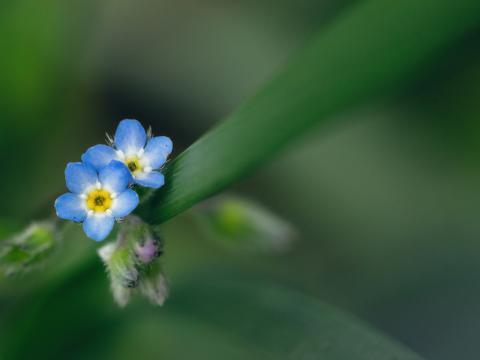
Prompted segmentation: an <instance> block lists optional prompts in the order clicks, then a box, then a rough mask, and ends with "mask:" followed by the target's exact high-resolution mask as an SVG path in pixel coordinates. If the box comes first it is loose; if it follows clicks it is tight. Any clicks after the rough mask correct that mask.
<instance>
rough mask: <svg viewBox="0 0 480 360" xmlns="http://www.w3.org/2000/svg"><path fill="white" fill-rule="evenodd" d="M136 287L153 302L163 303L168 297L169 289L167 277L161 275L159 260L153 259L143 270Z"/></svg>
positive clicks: (156, 303) (160, 304)
mask: <svg viewBox="0 0 480 360" xmlns="http://www.w3.org/2000/svg"><path fill="white" fill-rule="evenodd" d="M138 289H139V291H140V293H141V294H142V295H143V296H145V297H146V298H147V299H149V300H150V302H152V303H153V304H155V305H159V306H162V305H163V303H164V302H165V300H166V298H167V297H168V294H169V290H168V282H167V279H166V278H165V276H164V275H163V270H162V267H161V265H160V262H159V261H155V262H154V263H153V264H151V265H150V266H148V267H147V268H146V269H145V270H144V272H143V274H142V276H141V279H140V284H139V286H138Z"/></svg>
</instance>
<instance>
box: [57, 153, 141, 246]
mask: <svg viewBox="0 0 480 360" xmlns="http://www.w3.org/2000/svg"><path fill="white" fill-rule="evenodd" d="M65 180H66V183H67V188H68V190H70V192H68V193H66V194H63V195H62V196H60V197H59V198H57V200H56V201H55V210H56V212H57V216H58V217H59V218H62V219H65V220H71V221H75V222H83V230H84V231H85V234H87V236H88V237H89V238H91V239H93V240H96V241H101V240H103V239H105V238H106V237H107V236H108V234H110V231H112V229H113V224H114V222H115V220H116V219H119V218H123V217H125V216H127V215H128V214H130V213H131V212H132V211H133V210H134V209H135V208H136V207H137V205H138V202H139V199H138V195H137V193H136V192H135V191H133V190H132V189H130V188H129V187H128V184H129V183H130V181H131V175H130V172H129V171H128V170H127V168H126V167H125V165H124V164H123V163H121V162H119V161H115V160H113V161H111V162H110V163H109V164H108V165H106V166H104V167H103V168H102V169H101V170H100V171H97V170H96V169H95V168H94V167H92V166H91V165H89V164H85V163H80V162H77V163H69V164H68V165H67V167H66V169H65Z"/></svg>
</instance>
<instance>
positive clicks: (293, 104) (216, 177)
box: [139, 0, 480, 223]
mask: <svg viewBox="0 0 480 360" xmlns="http://www.w3.org/2000/svg"><path fill="white" fill-rule="evenodd" d="M479 19H480V3H479V2H478V1H473V0H463V1H454V0H448V1H440V2H439V1H436V0H423V1H416V0H406V1H401V2H393V3H392V2H385V1H383V0H371V1H366V2H361V3H360V4H358V5H357V6H355V7H353V8H352V9H350V10H349V11H348V12H347V13H345V14H344V15H343V16H341V17H340V18H339V19H338V20H337V21H336V22H334V23H333V24H331V26H329V27H328V28H326V29H324V30H322V31H321V32H320V33H319V34H318V35H317V36H316V37H314V39H313V41H312V43H311V44H310V46H309V47H307V49H305V51H303V52H302V53H301V54H300V55H299V56H298V57H297V58H296V59H295V60H294V61H293V62H292V63H291V64H290V65H289V66H287V68H286V69H285V70H284V71H283V72H281V73H280V74H279V75H278V76H277V77H276V78H275V79H273V80H272V81H271V82H270V83H269V84H267V86H265V87H264V88H263V89H262V90H261V91H260V92H259V93H258V94H257V95H256V96H254V97H253V98H252V99H250V100H249V101H247V102H246V104H245V105H243V106H242V107H240V108H239V109H238V110H237V111H235V112H233V113H232V114H231V115H230V116H229V117H227V119H225V121H224V122H222V123H221V124H220V125H219V126H217V127H216V128H214V129H213V130H212V131H210V132H209V133H207V134H206V135H205V136H204V137H202V138H201V139H200V140H198V141H197V142H196V143H194V144H193V145H192V146H191V147H190V148H188V149H187V150H186V151H185V152H184V153H182V154H181V155H180V156H179V157H178V158H176V159H175V160H174V161H172V162H171V163H170V164H169V165H168V166H167V167H166V170H165V174H166V179H167V180H166V185H165V186H164V188H162V189H161V190H160V191H158V192H157V193H156V194H155V196H154V197H153V198H151V200H150V201H148V202H147V203H146V204H145V205H144V206H143V207H142V208H141V209H140V211H139V213H140V214H141V215H143V216H144V217H145V218H146V219H147V220H149V221H152V222H156V223H160V222H163V221H165V220H167V219H169V218H171V217H173V216H175V215H177V214H178V213H180V212H182V211H184V210H186V209H188V208H189V207H191V206H192V205H194V204H195V203H197V202H199V201H201V200H203V199H205V198H207V197H209V196H211V195H213V194H215V193H217V192H219V191H221V190H223V189H224V188H225V187H227V186H229V185H230V184H232V183H233V182H235V181H238V180H239V179H241V178H243V177H244V176H246V175H247V174H249V173H251V172H252V171H253V170H255V169H256V168H258V167H259V166H260V165H261V164H263V163H264V162H265V161H266V160H268V159H269V158H270V157H271V156H273V155H274V154H275V153H276V152H278V151H279V150H281V149H282V148H283V147H284V146H286V145H287V144H288V143H290V142H291V141H292V140H294V139H295V138H296V137H298V135H300V134H302V133H304V132H305V131H307V130H308V129H310V128H311V127H312V126H313V125H314V124H316V123H318V122H322V123H326V122H327V120H328V119H329V116H331V115H333V114H335V113H336V112H339V111H342V110H345V109H347V108H349V107H351V106H354V105H357V104H359V103H360V102H362V101H364V100H365V99H367V98H369V97H371V96H373V95H378V94H382V93H383V92H385V91H389V90H391V89H392V87H393V86H394V85H398V84H399V83H403V82H405V81H406V80H408V77H409V76H411V75H412V73H413V72H414V71H415V70H417V69H419V68H420V67H421V66H422V65H424V64H425V63H426V62H427V61H428V60H429V59H431V58H432V57H433V56H434V55H435V54H438V53H439V52H440V51H441V50H442V49H444V48H445V47H447V46H448V45H449V44H451V42H452V41H453V40H454V39H456V38H458V37H459V36H461V35H462V34H463V33H465V32H466V31H467V30H469V29H470V28H472V27H473V26H474V25H475V24H476V23H477V22H478V20H479Z"/></svg>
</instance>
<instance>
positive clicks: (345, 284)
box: [0, 0, 480, 360]
mask: <svg viewBox="0 0 480 360" xmlns="http://www.w3.org/2000/svg"><path fill="white" fill-rule="evenodd" d="M354 3H355V1H347V0H336V1H334V0H321V1H319V0H297V1H291V0H277V1H275V2H273V1H262V2H258V1H250V0H244V1H235V2H234V1H214V0H206V1H201V2H200V1H193V0H184V1H169V0H162V1H154V0H137V1H135V2H134V1H128V0H115V1H113V0H106V1H102V2H98V1H91V0H82V1H76V0H74V1H60V0H46V1H34V0H21V1H13V0H4V1H2V2H1V3H0V44H1V47H2V56H0V79H1V81H0V164H1V170H0V173H1V178H0V185H1V186H0V199H1V201H0V238H5V237H7V236H8V235H9V234H11V233H12V232H14V231H16V230H18V229H20V228H21V227H22V226H23V225H25V224H27V223H28V222H29V221H30V220H32V219H37V218H41V217H42V216H44V215H45V214H46V213H45V208H47V209H48V208H49V206H50V205H49V204H51V202H52V199H54V198H55V196H56V195H58V194H59V193H61V192H63V191H64V178H63V170H64V166H65V164H66V163H67V162H69V161H78V159H79V157H80V155H81V154H82V152H83V151H84V150H85V149H86V148H87V147H88V146H91V145H94V144H96V143H99V142H103V141H104V132H105V131H108V132H110V133H113V131H114V129H115V127H116V124H117V123H118V121H119V120H121V119H123V118H137V119H139V120H141V121H142V122H143V123H144V124H150V125H152V127H153V129H154V131H155V132H156V133H157V134H162V135H168V136H170V137H171V138H172V139H173V140H174V144H175V154H178V153H180V152H181V151H182V150H183V149H185V148H186V147H188V146H189V145H190V144H191V143H193V142H194V141H195V140H196V139H198V138H199V137H200V136H201V135H202V134H203V133H204V132H205V131H207V130H208V129H209V128H211V127H212V126H214V125H215V124H216V123H217V122H218V121H220V120H221V119H222V117H224V116H225V115H227V114H228V113H229V112H231V111H232V110H233V109H234V108H236V107H237V106H238V105H240V104H241V103H242V102H243V101H245V100H246V99H248V97H250V96H252V95H253V94H254V93H255V91H256V90H257V89H258V88H259V86H261V85H262V84H263V83H264V82H265V81H267V80H268V79H269V78H271V76H272V75H273V74H274V73H275V72H276V71H277V70H278V69H280V68H281V67H282V65H284V64H285V63H286V62H287V61H288V59H289V58H290V57H291V56H293V55H294V54H295V52H296V51H297V50H299V49H301V48H302V47H303V46H304V45H305V44H307V43H308V40H309V38H310V37H311V36H312V34H314V33H315V31H317V30H321V29H322V27H327V26H328V24H329V23H330V22H333V21H335V18H336V17H337V16H341V15H340V14H341V13H342V12H343V11H345V10H346V9H348V8H349V7H350V6H352V5H354ZM479 25H480V24H479ZM479 119H480V26H478V27H477V29H474V30H472V31H470V32H469V33H467V34H465V35H464V36H463V37H462V38H461V39H459V40H457V41H456V42H454V43H452V44H451V45H450V47H449V48H448V49H445V50H444V51H443V52H442V53H440V54H438V56H437V57H436V59H430V61H429V62H428V63H426V64H425V65H424V66H423V67H422V68H421V69H419V70H418V71H417V72H416V73H415V74H413V76H411V78H408V79H405V81H404V82H402V83H401V84H399V85H398V87H397V88H396V89H395V90H394V91H393V92H391V93H386V94H384V95H383V96H382V97H376V98H372V99H369V101H368V102H367V103H364V104H362V106H360V107H356V108H352V109H349V110H348V111H345V112H343V113H341V114H338V119H335V121H331V124H332V125H331V126H329V127H328V128H322V129H321V131H320V129H319V130H313V131H311V132H310V133H309V134H308V135H307V136H306V137H303V138H302V139H301V140H300V141H298V140H297V141H295V142H294V143H293V144H291V146H290V147H288V149H287V150H286V151H284V152H283V153H282V154H280V156H278V157H276V158H275V159H274V161H272V162H270V163H269V164H267V165H266V166H264V167H263V168H262V169H260V171H258V172H256V173H255V174H254V175H252V176H250V177H249V178H247V179H246V180H244V181H242V182H241V183H239V184H237V185H235V187H234V188H232V189H231V191H233V192H235V193H236V194H237V195H242V196H245V197H248V198H250V199H254V200H255V201H257V202H259V203H261V204H263V205H264V206H266V207H268V208H269V209H271V210H272V211H273V212H274V213H276V214H278V215H279V216H281V217H282V218H283V219H285V220H286V221H287V222H288V223H290V224H291V225H292V226H293V227H294V228H295V229H296V232H297V238H296V240H295V241H294V242H293V243H292V245H291V247H290V249H289V250H288V251H284V252H281V253H276V252H262V251H248V250H245V249H244V248H238V249H237V248H235V247H231V246H223V245H222V243H221V241H220V242H219V241H218V239H215V240H214V241H212V239H211V238H210V237H209V236H208V234H206V233H205V232H202V231H201V229H199V228H198V227H197V226H195V224H192V221H191V216H190V215H189V213H188V212H187V213H186V214H182V215H181V216H179V217H177V218H174V219H173V220H170V221H169V222H167V223H166V224H164V225H163V226H162V231H163V234H164V238H165V241H166V253H165V255H164V258H163V262H164V265H165V266H164V267H165V271H166V273H167V275H168V277H169V279H170V282H171V284H172V295H171V297H170V299H169V300H168V301H167V303H166V305H165V306H164V307H162V308H156V307H152V306H151V305H149V304H148V303H147V302H146V301H144V300H141V299H136V300H135V301H134V302H133V303H132V304H131V305H129V306H128V307H127V308H126V309H125V310H120V309H118V307H117V306H116V305H115V304H114V303H113V300H112V299H111V296H110V294H109V291H108V279H107V277H106V276H105V274H104V270H103V269H102V265H101V263H100V261H99V260H97V259H95V261H94V262H93V263H92V262H91V261H87V260H85V259H86V258H89V257H90V256H91V254H92V253H93V252H95V251H96V248H97V247H98V244H95V243H93V242H92V241H90V240H88V239H87V238H86V237H84V236H83V235H82V234H81V232H79V231H78V229H77V228H75V227H73V228H72V229H70V230H69V234H70V235H69V236H67V238H66V241H65V243H64V244H62V245H61V247H62V248H61V249H60V250H59V251H58V252H57V254H56V255H55V258H54V261H51V262H49V263H47V264H46V265H45V266H44V267H43V268H41V269H40V270H37V271H35V272H33V273H30V274H27V275H23V276H20V277H15V278H12V279H3V280H2V282H1V283H0V349H2V351H5V354H9V355H10V356H13V355H12V354H14V356H13V357H15V358H29V359H31V358H33V357H34V356H35V357H36V358H49V359H52V358H79V359H86V358H88V359H94V358H102V359H110V358H111V359H131V358H139V359H143V358H145V359H150V358H152V359H153V358H165V359H167V358H177V359H181V358H190V357H193V356H196V357H197V358H201V359H203V358H205V359H209V358H212V357H211V356H209V354H210V355H211V351H212V349H213V348H214V349H215V353H216V355H217V357H218V358H234V359H237V358H238V359H243V358H247V357H249V358H252V357H253V358H255V356H257V357H258V358H262V356H263V353H262V350H261V347H260V345H258V344H257V343H256V341H257V340H258V339H261V336H259V337H256V336H252V337H251V338H250V339H249V341H248V342H246V341H244V339H242V338H241V337H240V336H239V335H238V332H237V330H235V328H236V327H237V326H240V324H241V322H242V321H245V319H243V320H242V319H236V318H235V316H233V315H232V312H234V311H236V309H237V307H238V306H239V304H238V303H237V302H238V301H239V299H237V298H236V297H234V296H232V297H231V298H228V296H226V295H225V297H224V298H222V299H219V297H218V296H215V293H214V289H211V291H212V292H210V288H209V285H208V284H212V283H215V282H216V281H217V280H215V279H216V277H218V276H219V274H220V277H221V274H223V275H224V279H223V280H219V283H222V282H221V281H226V282H227V283H228V284H230V285H231V286H232V287H235V284H236V283H237V281H238V284H243V283H249V282H256V281H258V280H259V279H261V280H262V281H268V282H272V283H275V284H281V286H284V287H285V288H288V289H291V290H292V291H295V292H300V293H304V294H307V295H309V296H312V297H313V298H317V299H320V300H322V301H324V302H327V303H330V304H333V305H336V306H338V307H340V308H342V309H345V310H347V311H349V312H351V313H353V314H355V315H356V316H358V317H359V318H361V319H363V320H365V321H366V322H368V323H370V324H372V325H373V326H375V327H376V328H378V329H380V330H382V331H383V332H384V333H386V334H388V335H390V336H391V337H393V338H395V339H397V340H399V341H400V342H402V343H404V344H406V345H407V346H408V347H410V348H412V349H413V350H415V351H416V352H418V353H419V354H421V355H424V356H425V357H427V358H431V359H440V360H441V359H453V358H454V359H477V358H478V356H479V354H480V350H479V349H478V334H479V333H480V301H479V300H480V222H479V221H478V218H479V216H480V205H479V204H480V165H479V164H480V161H479V160H480V126H479V124H480V122H479ZM333 124H335V125H333ZM272 131H274V129H272ZM47 213H48V212H47ZM225 274H235V276H234V277H233V275H232V277H229V276H227V275H225ZM225 279H227V280H225ZM229 279H230V280H229ZM232 279H236V280H232ZM205 294H210V296H208V295H207V296H204V295H205ZM217 302H218V303H217ZM272 302H273V303H274V302H275V300H274V299H273V300H272ZM228 303H231V304H232V307H231V308H229V307H228V306H227V307H226V308H225V309H224V310H222V311H220V310H219V311H218V312H217V313H215V312H214V311H213V310H211V309H210V311H211V312H210V313H209V312H208V311H206V312H203V314H210V315H209V316H204V317H201V316H197V315H195V314H196V313H195V309H196V307H198V306H200V305H199V304H201V306H204V307H206V309H207V310H208V309H209V308H208V307H209V306H210V307H212V308H214V307H218V309H220V308H221V306H225V304H227V305H228ZM237 310H238V309H237ZM250 315H251V318H252V319H254V318H261V317H262V314H261V313H259V314H255V313H251V314H250ZM212 319H214V320H212ZM229 321H230V323H229ZM228 324H230V325H228ZM267 330H268V329H267ZM274 331H275V329H272V332H274ZM258 341H260V340H258ZM271 341H274V340H271ZM278 341H281V340H280V339H278Z"/></svg>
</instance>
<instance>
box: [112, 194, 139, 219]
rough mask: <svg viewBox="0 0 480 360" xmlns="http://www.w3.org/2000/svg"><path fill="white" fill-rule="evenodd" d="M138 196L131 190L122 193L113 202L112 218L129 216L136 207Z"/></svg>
mask: <svg viewBox="0 0 480 360" xmlns="http://www.w3.org/2000/svg"><path fill="white" fill-rule="evenodd" d="M138 202H139V199H138V195H137V193H136V192H135V191H133V190H132V189H127V190H125V191H124V192H122V193H121V194H120V195H118V197H117V198H116V199H115V200H114V202H113V206H112V208H111V210H112V214H113V216H115V217H116V218H121V217H124V216H127V215H128V214H130V213H131V212H132V211H133V210H134V209H135V208H136V207H137V205H138Z"/></svg>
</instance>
